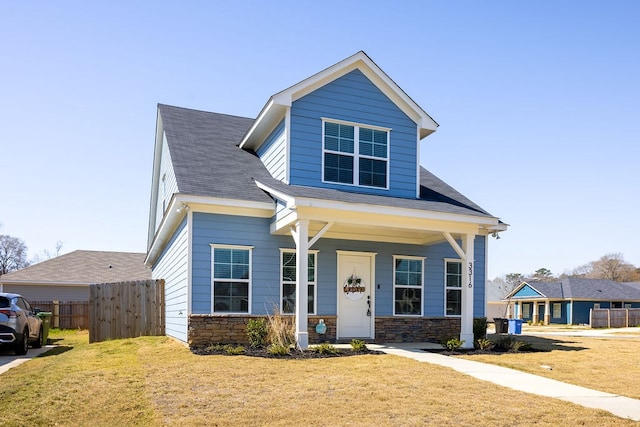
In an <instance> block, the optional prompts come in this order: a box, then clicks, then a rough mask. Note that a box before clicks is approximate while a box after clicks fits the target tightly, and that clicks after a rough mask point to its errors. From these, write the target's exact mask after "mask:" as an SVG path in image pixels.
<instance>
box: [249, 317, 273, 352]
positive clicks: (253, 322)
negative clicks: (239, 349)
mask: <svg viewBox="0 0 640 427" xmlns="http://www.w3.org/2000/svg"><path fill="white" fill-rule="evenodd" d="M268 333H269V331H268V329H267V321H266V320H265V319H263V318H259V319H249V322H248V323H247V338H248V339H249V346H251V347H254V348H256V347H264V345H265V344H266V342H267V334H268Z"/></svg>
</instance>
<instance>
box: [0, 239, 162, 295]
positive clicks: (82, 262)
mask: <svg viewBox="0 0 640 427" xmlns="http://www.w3.org/2000/svg"><path fill="white" fill-rule="evenodd" d="M144 258H145V254H143V253H128V252H103V251H74V252H71V253H68V254H65V255H60V256H58V257H55V258H51V259H49V260H47V261H43V262H40V263H38V264H34V265H31V266H29V267H27V268H24V269H22V270H18V271H13V272H11V273H7V274H5V275H3V276H0V291H1V292H14V293H18V294H21V295H24V296H25V297H26V298H27V299H29V300H31V301H89V285H90V284H92V283H113V282H124V281H131V280H150V279H151V269H150V268H149V267H147V266H146V265H145V264H144Z"/></svg>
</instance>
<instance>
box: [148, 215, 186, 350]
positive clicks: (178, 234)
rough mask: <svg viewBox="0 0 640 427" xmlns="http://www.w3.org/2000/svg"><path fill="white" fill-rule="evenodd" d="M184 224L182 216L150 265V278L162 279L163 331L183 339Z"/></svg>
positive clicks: (184, 327) (184, 282)
mask: <svg viewBox="0 0 640 427" xmlns="http://www.w3.org/2000/svg"><path fill="white" fill-rule="evenodd" d="M187 236H188V227H187V220H186V218H185V219H184V220H183V221H182V223H181V224H180V225H179V226H178V228H177V230H176V231H175V233H174V234H173V236H172V237H171V239H169V242H168V243H167V245H166V247H165V249H164V250H163V252H162V254H160V256H159V257H158V260H157V261H156V263H155V264H154V265H153V267H152V269H151V276H152V277H153V278H154V279H164V281H165V285H164V292H165V333H166V334H167V335H168V336H170V337H174V338H176V339H178V340H180V341H184V342H186V341H187V316H188V313H189V312H188V301H187V297H188V244H187V242H188V239H187Z"/></svg>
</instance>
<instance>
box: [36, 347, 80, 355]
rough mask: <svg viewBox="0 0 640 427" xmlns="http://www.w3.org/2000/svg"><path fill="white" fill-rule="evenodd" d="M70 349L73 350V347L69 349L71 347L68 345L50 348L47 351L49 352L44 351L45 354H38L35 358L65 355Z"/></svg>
mask: <svg viewBox="0 0 640 427" xmlns="http://www.w3.org/2000/svg"><path fill="white" fill-rule="evenodd" d="M71 349H73V347H71V346H68V345H59V346H56V347H53V348H52V349H51V350H49V351H46V352H44V353H42V354H39V355H38V356H36V357H47V356H57V355H59V354H62V353H66V352H67V351H69V350H71Z"/></svg>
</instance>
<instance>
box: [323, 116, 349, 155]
mask: <svg viewBox="0 0 640 427" xmlns="http://www.w3.org/2000/svg"><path fill="white" fill-rule="evenodd" d="M353 137H354V128H353V126H348V125H341V124H337V123H329V122H325V124H324V148H325V150H331V151H341V152H343V153H353V152H354V151H353V149H354V145H353V144H354V142H353Z"/></svg>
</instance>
